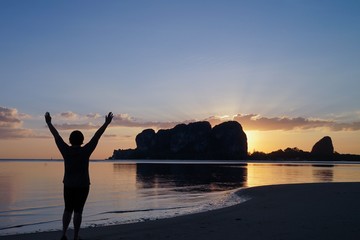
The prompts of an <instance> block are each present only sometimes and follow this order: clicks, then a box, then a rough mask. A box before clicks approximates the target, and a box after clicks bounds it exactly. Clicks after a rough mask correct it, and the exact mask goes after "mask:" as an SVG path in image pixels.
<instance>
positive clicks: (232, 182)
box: [0, 160, 360, 235]
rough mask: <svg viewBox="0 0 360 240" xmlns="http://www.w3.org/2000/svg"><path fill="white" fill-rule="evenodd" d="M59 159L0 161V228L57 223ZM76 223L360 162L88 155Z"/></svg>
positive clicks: (146, 212)
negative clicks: (87, 180)
mask: <svg viewBox="0 0 360 240" xmlns="http://www.w3.org/2000/svg"><path fill="white" fill-rule="evenodd" d="M63 171H64V166H63V162H62V161H60V160H0V235H9V234H17V233H27V232H36V231H49V230H60V229H61V217H62V212H63V197H62V191H63V185H62V177H63ZM90 177H91V187H90V194H89V197H88V200H87V203H86V205H85V209H84V213H83V224H82V227H96V226H104V225H114V224H124V223H130V222H140V221H150V220H155V219H159V218H168V217H174V216H178V215H183V214H190V213H196V212H201V211H209V210H213V209H217V208H222V207H226V206H231V205H234V204H238V203H241V202H244V201H247V200H248V199H245V198H241V197H239V196H238V195H237V194H235V192H236V191H239V190H240V191H241V189H242V188H247V187H254V186H263V185H273V184H287V183H312V182H359V181H360V164H356V163H349V162H348V163H344V162H272V163H269V162H257V163H255V162H250V161H249V162H246V161H239V162H236V161H229V162H226V161H164V160H161V161H160V160H159V161H145V160H143V161H141V160H138V161H91V163H90Z"/></svg>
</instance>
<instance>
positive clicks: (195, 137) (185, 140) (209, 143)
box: [110, 121, 360, 161]
mask: <svg viewBox="0 0 360 240" xmlns="http://www.w3.org/2000/svg"><path fill="white" fill-rule="evenodd" d="M135 141H136V148H135V149H125V150H123V149H118V150H114V152H113V155H112V156H111V157H110V159H114V160H118V159H119V160H120V159H159V160H160V159H167V160H169V159H174V160H314V161H360V155H354V154H339V153H337V152H335V151H334V146H333V143H332V140H331V138H330V137H329V136H325V137H323V138H322V139H320V140H319V141H318V142H316V143H315V144H314V146H313V147H312V150H311V152H307V151H303V150H301V149H298V148H296V147H295V148H286V149H285V150H281V149H280V150H277V151H274V152H271V153H263V152H257V151H255V152H253V153H251V154H250V153H248V144H247V136H246V133H245V132H244V130H243V128H242V126H241V124H240V123H238V122H237V121H228V122H223V123H221V124H219V125H216V126H214V127H213V128H212V127H211V125H210V123H209V122H207V121H201V122H193V123H189V124H179V125H176V126H175V127H174V128H171V129H160V130H159V131H158V132H155V131H154V130H153V129H145V130H143V131H142V132H141V133H139V134H138V135H137V136H136V139H135Z"/></svg>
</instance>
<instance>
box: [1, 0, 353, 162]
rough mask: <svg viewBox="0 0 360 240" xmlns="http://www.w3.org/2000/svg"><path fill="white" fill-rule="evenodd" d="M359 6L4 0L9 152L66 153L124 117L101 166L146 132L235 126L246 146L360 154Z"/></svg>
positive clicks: (107, 138)
mask: <svg viewBox="0 0 360 240" xmlns="http://www.w3.org/2000/svg"><path fill="white" fill-rule="evenodd" d="M359 12H360V2H359V1H351V0H347V1H342V0H338V1H331V0H326V1H325V0H324V1H317V0H282V1H280V0H274V1H271V0H270V1H269V0H264V1H257V0H254V1H245V0H238V1H220V0H219V1H210V0H208V1H200V0H191V1H185V0H182V1H91V0H86V1H85V0H84V1H45V0H44V1H37V0H34V1H25V0H23V1H20V0H15V1H14V0H3V1H0V36H1V37H0V81H1V90H0V158H50V157H54V158H59V157H60V154H59V153H58V151H57V149H56V146H55V144H54V142H53V140H52V139H51V138H50V137H51V135H50V132H49V131H48V130H47V128H46V125H45V122H44V118H43V115H44V113H45V112H46V111H49V112H50V113H51V114H52V115H53V123H54V124H55V125H56V126H57V127H58V129H59V131H60V133H61V135H62V136H63V137H64V139H65V138H66V139H67V138H68V136H69V133H70V132H71V130H74V129H80V130H82V131H84V133H85V137H86V139H85V140H87V139H88V138H90V137H91V136H92V134H93V133H94V132H95V131H96V128H97V127H99V125H100V124H102V122H103V121H104V116H105V114H106V113H107V112H109V111H112V112H114V114H115V118H114V121H113V123H112V124H111V126H110V127H109V129H108V130H107V131H106V133H105V135H104V137H103V138H102V139H101V142H100V143H99V146H98V149H97V150H96V151H95V152H94V154H93V156H92V158H94V159H103V158H106V157H109V156H110V155H111V154H112V151H113V150H114V149H119V148H121V149H126V148H134V147H135V136H136V134H137V133H139V132H141V131H142V130H143V129H145V128H154V129H159V128H169V127H173V126H174V125H175V124H177V123H181V122H191V121H198V120H209V121H210V122H211V123H212V124H213V125H215V124H217V123H220V122H221V121H226V120H233V119H235V120H238V121H239V122H240V123H241V124H242V126H243V128H244V130H245V132H246V133H247V135H248V141H249V151H250V152H252V151H253V150H254V149H255V150H258V151H264V152H270V151H273V150H277V149H284V148H286V147H299V148H300V149H303V150H305V151H310V150H311V147H312V146H313V144H314V143H315V142H316V141H318V140H319V139H320V138H322V137H323V136H326V135H328V136H330V137H331V138H332V139H333V143H334V147H335V150H336V151H338V152H340V153H356V154H360V105H359V103H360V94H359V90H360V57H359V56H360V44H359V42H360V30H359V29H360V14H359Z"/></svg>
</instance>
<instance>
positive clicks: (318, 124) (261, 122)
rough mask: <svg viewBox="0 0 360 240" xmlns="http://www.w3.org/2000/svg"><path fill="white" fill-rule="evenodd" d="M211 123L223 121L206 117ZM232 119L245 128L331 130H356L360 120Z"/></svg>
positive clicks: (264, 129)
mask: <svg viewBox="0 0 360 240" xmlns="http://www.w3.org/2000/svg"><path fill="white" fill-rule="evenodd" d="M206 120H207V121H209V122H210V124H211V125H213V126H214V125H217V124H220V123H221V122H223V121H224V119H223V118H220V117H215V116H214V117H210V118H208V119H206ZM232 120H234V121H237V122H239V123H240V124H241V125H242V127H243V128H244V129H245V130H258V131H272V130H283V131H290V130H295V129H299V130H307V129H316V128H327V129H329V130H331V131H358V130H360V122H352V123H339V122H335V121H332V120H321V119H311V118H303V117H296V118H290V117H272V118H269V117H261V116H260V115H258V114H245V115H242V114H238V115H235V116H234V117H233V118H232Z"/></svg>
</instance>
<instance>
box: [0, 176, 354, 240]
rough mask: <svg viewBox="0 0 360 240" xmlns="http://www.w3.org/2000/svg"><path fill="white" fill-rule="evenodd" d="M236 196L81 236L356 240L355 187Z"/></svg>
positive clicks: (265, 190) (318, 186) (273, 189)
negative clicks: (229, 202) (203, 208)
mask: <svg viewBox="0 0 360 240" xmlns="http://www.w3.org/2000/svg"><path fill="white" fill-rule="evenodd" d="M238 194H240V196H244V197H246V198H250V200H248V201H246V202H244V203H241V204H238V205H235V206H232V207H227V208H223V209H218V210H213V211H208V212H203V213H197V214H191V215H186V216H179V217H174V218H169V219H161V220H156V221H147V222H141V223H133V224H124V225H116V226H108V227H96V228H86V229H82V230H81V232H80V235H81V236H82V238H83V239H87V240H121V239H124V240H125V239H126V240H135V239H136V240H145V239H146V240H152V239H154V240H165V239H167V240H169V239H171V240H180V239H181V240H182V239H186V240H195V239H196V240H200V239H205V240H215V239H217V240H218V239H219V240H225V239H245V240H247V239H249V240H260V239H261V240H272V239H273V240H275V239H276V240H292V239H299V240H300V239H301V240H303V239H311V240H315V239H326V240H331V239H336V240H338V239H346V240H352V239H354V240H355V239H356V240H359V239H360V183H315V184H289V185H274V186H263V187H254V188H248V189H243V190H241V191H239V192H238ZM71 234H72V231H69V232H68V239H72V235H71ZM60 236H61V233H60V232H59V231H56V232H42V233H34V234H24V235H13V236H1V237H0V239H4V240H5V239H8V240H13V239H17V240H22V239H23V240H28V239H29V240H30V239H31V240H34V239H36V240H45V239H46V240H52V239H54V240H58V239H60Z"/></svg>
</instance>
